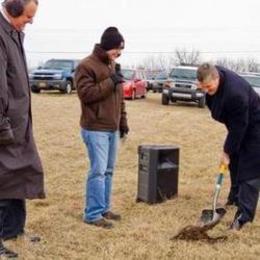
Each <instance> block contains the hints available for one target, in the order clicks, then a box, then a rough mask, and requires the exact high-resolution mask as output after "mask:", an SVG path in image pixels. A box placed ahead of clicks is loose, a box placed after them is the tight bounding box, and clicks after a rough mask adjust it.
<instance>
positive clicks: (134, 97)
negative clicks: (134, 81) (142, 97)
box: [131, 90, 136, 100]
mask: <svg viewBox="0 0 260 260" xmlns="http://www.w3.org/2000/svg"><path fill="white" fill-rule="evenodd" d="M131 99H132V100H135V99H136V93H135V90H133V91H132V96H131Z"/></svg>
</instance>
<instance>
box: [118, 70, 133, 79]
mask: <svg viewBox="0 0 260 260" xmlns="http://www.w3.org/2000/svg"><path fill="white" fill-rule="evenodd" d="M121 73H122V75H123V77H124V79H133V77H134V74H135V72H134V70H121Z"/></svg>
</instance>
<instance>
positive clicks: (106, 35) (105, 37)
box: [100, 27, 125, 51]
mask: <svg viewBox="0 0 260 260" xmlns="http://www.w3.org/2000/svg"><path fill="white" fill-rule="evenodd" d="M124 45H125V41H124V38H123V36H122V35H121V34H120V32H119V31H118V29H117V28H116V27H108V28H107V29H106V30H105V31H104V32H103V34H102V36H101V41H100V46H101V48H102V49H104V50H106V51H109V50H112V49H118V48H120V49H123V48H124Z"/></svg>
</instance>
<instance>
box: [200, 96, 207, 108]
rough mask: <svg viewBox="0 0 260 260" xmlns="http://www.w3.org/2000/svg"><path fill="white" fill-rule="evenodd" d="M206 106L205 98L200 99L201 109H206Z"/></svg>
mask: <svg viewBox="0 0 260 260" xmlns="http://www.w3.org/2000/svg"><path fill="white" fill-rule="evenodd" d="M205 104H206V99H205V96H204V97H202V98H200V99H199V108H204V107H205Z"/></svg>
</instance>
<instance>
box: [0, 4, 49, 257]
mask: <svg viewBox="0 0 260 260" xmlns="http://www.w3.org/2000/svg"><path fill="white" fill-rule="evenodd" d="M37 7H38V1H37V0H5V1H3V3H2V9H1V11H0V255H5V256H15V255H16V254H15V253H13V252H10V251H8V249H6V248H5V247H3V244H2V240H1V239H4V240H6V239H11V238H16V237H17V236H18V235H23V234H24V226H25V220H26V208H25V199H37V198H44V197H45V195H44V188H43V170H42V165H41V161H40V158H39V155H38V152H37V148H36V146H35V143H34V138H33V133H32V118H31V99H30V89H29V81H28V71H27V66H26V60H25V53H24V48H23V37H24V34H23V32H22V31H23V29H24V27H25V26H26V24H27V23H32V20H33V17H34V15H35V13H36V10H37Z"/></svg>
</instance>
